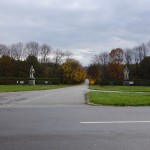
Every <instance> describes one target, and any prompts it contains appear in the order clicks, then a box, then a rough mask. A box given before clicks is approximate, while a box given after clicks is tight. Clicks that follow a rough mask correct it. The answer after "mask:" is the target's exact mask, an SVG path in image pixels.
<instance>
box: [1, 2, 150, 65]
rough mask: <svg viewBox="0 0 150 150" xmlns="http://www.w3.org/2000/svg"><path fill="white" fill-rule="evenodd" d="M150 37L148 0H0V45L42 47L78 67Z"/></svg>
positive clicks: (145, 40) (149, 7) (149, 4)
mask: <svg viewBox="0 0 150 150" xmlns="http://www.w3.org/2000/svg"><path fill="white" fill-rule="evenodd" d="M149 39H150V0H0V43H3V44H11V43H16V42H24V43H25V42H29V41H36V42H39V43H47V44H49V45H51V46H52V47H53V48H54V49H57V48H60V49H62V50H70V51H71V52H73V53H74V55H75V57H76V58H77V59H79V60H80V62H81V63H82V64H83V65H88V64H89V63H91V59H92V56H93V55H94V54H98V53H101V52H104V51H109V52H110V51H111V50H112V49H113V48H118V47H120V48H128V47H129V48H132V47H134V46H136V45H139V44H141V43H142V42H147V41H148V40H149Z"/></svg>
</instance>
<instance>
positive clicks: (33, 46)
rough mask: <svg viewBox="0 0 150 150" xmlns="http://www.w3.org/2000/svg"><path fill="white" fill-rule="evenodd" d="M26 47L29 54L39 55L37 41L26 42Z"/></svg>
mask: <svg viewBox="0 0 150 150" xmlns="http://www.w3.org/2000/svg"><path fill="white" fill-rule="evenodd" d="M25 49H26V51H27V54H28V55H30V56H35V57H38V54H39V44H38V43H37V42H28V43H26V46H25Z"/></svg>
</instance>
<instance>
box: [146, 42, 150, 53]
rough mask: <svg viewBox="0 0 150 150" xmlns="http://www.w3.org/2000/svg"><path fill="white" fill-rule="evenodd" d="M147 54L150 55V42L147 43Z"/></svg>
mask: <svg viewBox="0 0 150 150" xmlns="http://www.w3.org/2000/svg"><path fill="white" fill-rule="evenodd" d="M147 53H148V55H150V40H149V41H148V43H147Z"/></svg>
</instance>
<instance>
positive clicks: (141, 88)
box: [90, 85, 150, 92]
mask: <svg viewBox="0 0 150 150" xmlns="http://www.w3.org/2000/svg"><path fill="white" fill-rule="evenodd" d="M90 89H91V90H104V91H124V92H150V86H98V85H91V86H90Z"/></svg>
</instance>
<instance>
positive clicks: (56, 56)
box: [53, 49, 65, 78]
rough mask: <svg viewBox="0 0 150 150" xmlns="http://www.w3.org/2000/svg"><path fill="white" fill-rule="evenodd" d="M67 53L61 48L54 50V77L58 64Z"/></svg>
mask: <svg viewBox="0 0 150 150" xmlns="http://www.w3.org/2000/svg"><path fill="white" fill-rule="evenodd" d="M64 56H65V53H64V52H63V51H61V50H59V49H57V50H56V51H54V56H53V63H54V65H53V78H54V77H55V73H56V69H57V67H58V65H59V64H60V63H61V61H62V59H63V58H64Z"/></svg>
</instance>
